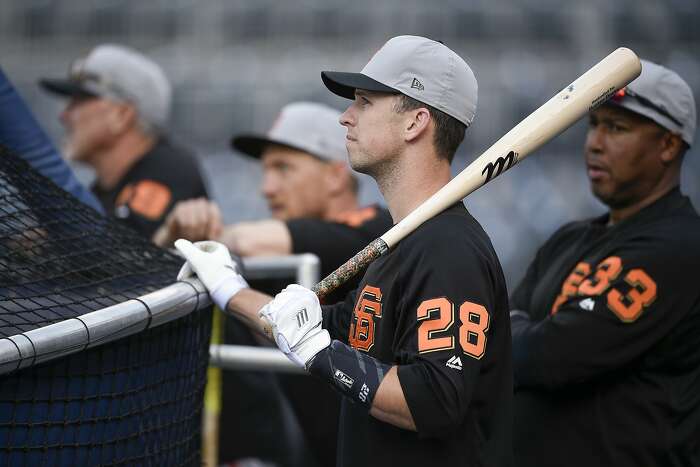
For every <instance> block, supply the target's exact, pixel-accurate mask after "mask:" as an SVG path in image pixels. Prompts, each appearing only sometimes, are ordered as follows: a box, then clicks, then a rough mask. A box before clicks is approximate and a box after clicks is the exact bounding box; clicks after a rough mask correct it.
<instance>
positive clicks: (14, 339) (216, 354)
mask: <svg viewBox="0 0 700 467" xmlns="http://www.w3.org/2000/svg"><path fill="white" fill-rule="evenodd" d="M243 265H244V267H245V271H246V277H248V278H251V279H261V278H265V279H267V278H281V277H290V276H291V275H294V277H295V279H296V281H295V282H296V283H298V284H300V285H303V286H305V287H311V286H313V285H314V284H315V283H316V282H318V279H319V268H320V265H319V259H318V257H317V256H316V255H313V254H308V253H307V254H302V255H290V256H269V257H259V258H246V259H244V260H243ZM210 304H211V301H210V300H209V296H208V294H207V292H206V289H205V288H204V286H203V285H202V283H201V282H200V281H199V280H197V279H192V280H186V281H181V282H177V283H174V284H172V285H170V286H168V287H165V288H162V289H160V290H157V291H155V292H151V293H149V294H146V295H143V296H141V297H138V298H135V299H131V300H128V301H125V302H122V303H119V304H116V305H112V306H109V307H106V308H103V309H101V310H97V311H93V312H90V313H86V314H84V315H82V316H77V317H74V318H70V319H66V320H64V321H61V322H58V323H55V324H50V325H48V326H44V327H41V328H38V329H33V330H31V331H27V332H23V333H20V334H15V335H12V336H9V337H5V338H2V339H0V374H7V373H11V372H13V371H17V370H21V369H23V368H27V367H30V366H33V365H38V364H41V363H45V362H48V361H51V360H55V359H57V358H61V357H64V356H67V355H70V354H73V353H77V352H81V351H83V350H86V349H89V348H92V347H96V346H98V345H102V344H106V343H108V342H112V341H116V340H118V339H122V338H124V337H127V336H130V335H132V334H136V333H139V332H143V331H145V330H147V329H151V328H154V327H157V326H160V325H162V324H165V323H168V322H170V321H173V320H176V319H179V318H182V317H183V316H186V315H188V314H189V313H192V312H195V311H197V310H199V309H202V308H206V307H208V306H209V305H210ZM210 364H212V365H214V366H218V367H220V368H222V369H235V370H264V371H280V372H292V373H303V371H302V370H300V369H299V368H298V367H296V366H295V365H293V364H292V363H291V362H290V361H289V360H288V359H287V358H286V357H285V356H284V354H282V353H281V352H280V351H279V350H276V349H272V348H261V347H251V346H233V345H212V346H211V347H210Z"/></svg>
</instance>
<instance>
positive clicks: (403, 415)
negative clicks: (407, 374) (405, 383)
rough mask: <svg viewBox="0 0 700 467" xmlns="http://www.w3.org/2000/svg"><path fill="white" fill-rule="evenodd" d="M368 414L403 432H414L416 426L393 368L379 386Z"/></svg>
mask: <svg viewBox="0 0 700 467" xmlns="http://www.w3.org/2000/svg"><path fill="white" fill-rule="evenodd" d="M369 413H370V415H372V416H373V417H374V418H376V419H377V420H381V421H383V422H386V423H389V424H391V425H394V426H397V427H399V428H403V429H404V430H411V431H416V424H415V422H414V421H413V416H412V415H411V411H410V410H409V408H408V403H407V402H406V397H405V396H404V393H403V389H402V388H401V382H400V381H399V376H398V373H397V369H396V367H395V366H394V367H392V368H391V370H389V372H388V373H387V375H386V376H385V377H384V380H383V381H382V383H381V384H380V385H379V389H378V390H377V394H376V395H375V396H374V401H373V402H372V408H371V409H370V411H369Z"/></svg>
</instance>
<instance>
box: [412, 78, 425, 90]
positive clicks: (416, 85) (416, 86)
mask: <svg viewBox="0 0 700 467" xmlns="http://www.w3.org/2000/svg"><path fill="white" fill-rule="evenodd" d="M411 87H412V88H413V89H418V90H419V91H423V90H424V89H425V86H423V83H421V82H420V81H418V80H417V79H416V78H413V81H412V82H411Z"/></svg>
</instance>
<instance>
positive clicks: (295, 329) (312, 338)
mask: <svg viewBox="0 0 700 467" xmlns="http://www.w3.org/2000/svg"><path fill="white" fill-rule="evenodd" d="M259 314H260V317H261V318H264V319H267V320H268V321H269V322H270V325H271V326H272V335H273V337H274V338H275V342H276V343H277V347H279V349H280V350H281V351H282V352H284V354H285V355H286V356H287V358H289V359H290V360H291V361H292V362H294V363H296V364H297V365H299V366H300V367H303V368H307V369H308V365H309V364H310V363H311V361H312V360H313V358H314V357H315V356H316V354H317V353H319V352H320V351H321V350H323V349H325V348H326V347H328V346H329V345H330V344H331V336H330V334H328V331H326V330H325V329H323V328H322V327H321V323H322V321H323V317H322V314H321V304H320V303H319V302H318V297H316V294H315V293H313V292H312V291H311V290H309V289H307V288H305V287H302V286H300V285H296V284H292V285H290V286H288V287H287V288H286V289H284V290H283V291H282V292H280V293H279V294H277V296H276V297H275V299H274V300H273V301H271V302H270V303H268V304H267V305H265V306H264V307H263V308H262V309H261V310H260V313H259Z"/></svg>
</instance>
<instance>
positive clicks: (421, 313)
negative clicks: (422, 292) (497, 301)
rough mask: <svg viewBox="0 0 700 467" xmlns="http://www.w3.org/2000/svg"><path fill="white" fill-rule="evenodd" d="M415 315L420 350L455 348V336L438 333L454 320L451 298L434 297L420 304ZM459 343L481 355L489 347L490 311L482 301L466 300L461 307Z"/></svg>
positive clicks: (479, 357) (445, 329)
mask: <svg viewBox="0 0 700 467" xmlns="http://www.w3.org/2000/svg"><path fill="white" fill-rule="evenodd" d="M416 318H417V319H418V321H419V322H420V325H419V326H418V352H419V353H426V352H435V351H438V350H449V349H453V348H454V337H453V336H442V337H439V336H436V335H435V334H437V333H441V332H444V331H447V330H448V329H450V327H452V325H453V324H454V305H453V304H452V302H450V301H449V300H448V299H446V298H444V297H441V298H432V299H430V300H425V301H424V302H423V303H421V304H420V306H419V307H418V310H417V316H416ZM459 320H460V321H461V324H460V326H459V345H460V346H461V347H462V350H463V351H464V353H465V354H467V355H469V356H470V357H473V358H476V359H477V360H478V359H481V357H483V356H484V353H485V351H486V331H488V329H489V320H490V317H489V313H488V311H486V308H484V307H483V306H482V305H479V304H477V303H472V302H464V303H462V305H461V306H460V307H459Z"/></svg>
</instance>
